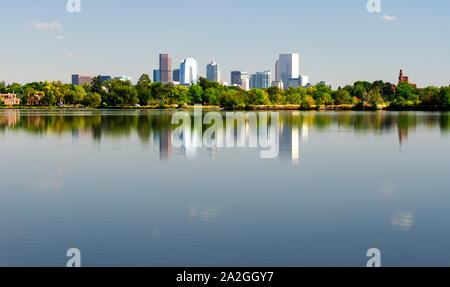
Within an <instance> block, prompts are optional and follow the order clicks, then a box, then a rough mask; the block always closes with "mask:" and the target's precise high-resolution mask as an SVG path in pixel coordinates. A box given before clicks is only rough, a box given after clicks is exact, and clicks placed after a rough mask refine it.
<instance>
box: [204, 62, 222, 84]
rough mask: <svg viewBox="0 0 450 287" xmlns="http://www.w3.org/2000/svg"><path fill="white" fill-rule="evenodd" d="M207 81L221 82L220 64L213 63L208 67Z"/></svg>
mask: <svg viewBox="0 0 450 287" xmlns="http://www.w3.org/2000/svg"><path fill="white" fill-rule="evenodd" d="M206 79H208V81H211V82H220V66H219V64H217V63H216V62H214V61H213V62H211V63H209V64H208V66H206Z"/></svg>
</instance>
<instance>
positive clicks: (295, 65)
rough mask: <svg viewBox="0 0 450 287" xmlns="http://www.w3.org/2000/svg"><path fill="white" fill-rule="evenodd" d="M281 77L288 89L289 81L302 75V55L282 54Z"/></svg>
mask: <svg viewBox="0 0 450 287" xmlns="http://www.w3.org/2000/svg"><path fill="white" fill-rule="evenodd" d="M278 67H279V75H280V80H281V81H282V82H283V85H284V87H288V86H289V85H288V82H289V79H295V78H298V77H299V74H300V54H297V53H293V54H280V59H279V64H278Z"/></svg>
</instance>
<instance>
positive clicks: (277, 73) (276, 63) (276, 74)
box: [275, 60, 280, 82]
mask: <svg viewBox="0 0 450 287" xmlns="http://www.w3.org/2000/svg"><path fill="white" fill-rule="evenodd" d="M279 81H280V60H277V61H276V62H275V82H279Z"/></svg>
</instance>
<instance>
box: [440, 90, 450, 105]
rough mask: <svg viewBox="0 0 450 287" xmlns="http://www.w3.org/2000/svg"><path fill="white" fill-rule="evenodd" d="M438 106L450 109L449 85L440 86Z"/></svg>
mask: <svg viewBox="0 0 450 287" xmlns="http://www.w3.org/2000/svg"><path fill="white" fill-rule="evenodd" d="M440 106H441V108H444V109H447V110H448V109H450V87H443V88H441V92H440Z"/></svg>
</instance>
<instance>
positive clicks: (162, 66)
mask: <svg viewBox="0 0 450 287" xmlns="http://www.w3.org/2000/svg"><path fill="white" fill-rule="evenodd" d="M159 80H160V82H163V83H164V84H166V83H170V82H172V57H171V56H170V55H169V54H160V55H159Z"/></svg>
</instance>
